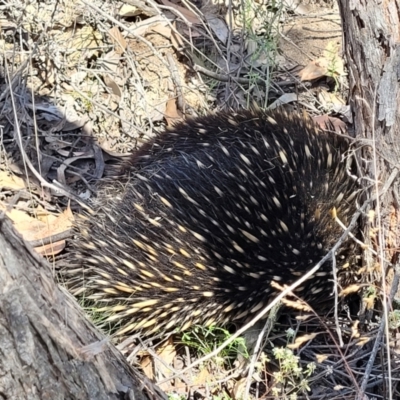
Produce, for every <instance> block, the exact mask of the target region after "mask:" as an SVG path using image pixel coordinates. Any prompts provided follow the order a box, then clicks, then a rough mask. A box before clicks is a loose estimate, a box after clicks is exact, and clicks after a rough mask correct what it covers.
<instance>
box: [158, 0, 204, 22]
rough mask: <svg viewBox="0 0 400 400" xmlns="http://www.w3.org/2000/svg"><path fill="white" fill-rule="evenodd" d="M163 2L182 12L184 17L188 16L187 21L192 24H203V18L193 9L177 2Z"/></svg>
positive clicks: (163, 0) (164, 0)
mask: <svg viewBox="0 0 400 400" xmlns="http://www.w3.org/2000/svg"><path fill="white" fill-rule="evenodd" d="M161 3H163V4H164V6H167V7H171V8H172V9H175V10H176V11H178V12H179V13H180V14H182V16H183V17H184V18H186V20H187V21H189V22H191V23H192V24H201V20H200V19H199V17H198V16H197V15H196V14H195V13H194V12H193V11H190V10H188V9H187V8H184V7H181V6H178V5H177V4H174V3H171V2H170V1H168V0H161Z"/></svg>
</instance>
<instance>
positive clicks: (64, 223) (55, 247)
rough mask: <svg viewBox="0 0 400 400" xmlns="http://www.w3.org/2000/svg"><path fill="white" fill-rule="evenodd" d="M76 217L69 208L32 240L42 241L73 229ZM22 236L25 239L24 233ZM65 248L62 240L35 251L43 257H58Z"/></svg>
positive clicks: (37, 248)
mask: <svg viewBox="0 0 400 400" xmlns="http://www.w3.org/2000/svg"><path fill="white" fill-rule="evenodd" d="M73 220H74V216H73V214H72V211H71V209H70V208H69V207H67V208H66V209H65V210H64V212H63V213H61V214H60V215H59V216H58V217H57V218H56V219H55V220H54V221H52V222H51V223H49V224H48V225H47V226H45V227H43V228H42V229H41V230H40V231H38V232H36V234H35V235H34V237H32V238H31V239H30V240H40V239H42V238H46V237H49V236H53V235H57V234H59V233H62V232H65V231H67V230H68V229H71V227H72V224H73ZM22 235H23V236H24V237H25V234H24V232H22ZM64 248H65V240H60V241H58V242H55V243H50V244H48V245H45V246H39V247H35V250H36V251H37V252H38V253H39V254H42V255H47V256H50V255H56V254H58V253H60V252H61V251H62V250H63V249H64Z"/></svg>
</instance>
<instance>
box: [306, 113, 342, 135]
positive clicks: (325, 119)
mask: <svg viewBox="0 0 400 400" xmlns="http://www.w3.org/2000/svg"><path fill="white" fill-rule="evenodd" d="M313 120H314V122H316V123H317V125H319V126H320V127H321V128H322V129H332V128H333V129H334V131H335V132H337V133H342V132H346V131H347V125H346V123H345V122H343V121H342V120H341V119H339V118H335V117H329V116H328V115H327V114H324V115H318V116H316V117H314V118H313Z"/></svg>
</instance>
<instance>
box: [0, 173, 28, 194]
mask: <svg viewBox="0 0 400 400" xmlns="http://www.w3.org/2000/svg"><path fill="white" fill-rule="evenodd" d="M0 188H2V189H6V190H21V189H25V182H24V180H23V179H21V178H19V177H18V176H15V175H13V174H11V173H10V172H7V171H3V170H0Z"/></svg>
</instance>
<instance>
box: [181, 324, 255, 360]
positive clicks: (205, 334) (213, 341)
mask: <svg viewBox="0 0 400 400" xmlns="http://www.w3.org/2000/svg"><path fill="white" fill-rule="evenodd" d="M231 336H232V335H231V333H230V332H229V331H228V330H227V329H224V328H221V327H217V326H214V325H211V326H208V327H203V326H195V327H193V328H192V329H191V330H189V331H187V332H184V333H183V334H182V343H183V344H184V345H186V346H188V347H191V348H193V349H195V350H196V351H197V352H198V354H199V356H200V357H202V356H205V355H207V354H210V353H211V352H212V351H213V350H214V349H216V348H217V347H219V346H220V345H221V344H222V343H224V342H225V341H226V340H228V339H229V338H230V337H231ZM238 354H241V355H242V356H243V357H245V358H248V357H249V355H248V352H247V348H246V342H245V340H244V338H242V337H238V338H236V339H235V340H234V341H233V342H232V343H231V344H229V345H228V346H227V347H225V348H224V349H223V350H222V351H221V352H220V353H219V354H218V355H217V356H216V357H215V359H214V361H215V362H216V363H217V364H218V365H223V364H224V363H226V362H229V361H233V360H235V359H236V357H237V355H238Z"/></svg>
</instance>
